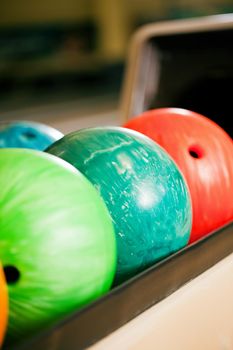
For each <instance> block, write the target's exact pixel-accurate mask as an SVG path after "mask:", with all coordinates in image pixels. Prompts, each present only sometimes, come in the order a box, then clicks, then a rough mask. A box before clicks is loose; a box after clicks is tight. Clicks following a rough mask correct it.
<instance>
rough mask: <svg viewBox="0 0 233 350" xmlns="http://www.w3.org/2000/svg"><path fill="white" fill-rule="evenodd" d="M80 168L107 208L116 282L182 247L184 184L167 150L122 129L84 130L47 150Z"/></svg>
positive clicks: (187, 212)
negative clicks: (115, 256)
mask: <svg viewBox="0 0 233 350" xmlns="http://www.w3.org/2000/svg"><path fill="white" fill-rule="evenodd" d="M47 152H49V153H51V154H54V155H56V156H58V157H60V158H62V159H64V160H66V161H68V162H69V163H71V164H72V165H74V166H75V167H76V168H77V169H79V170H80V171H81V172H82V173H83V174H84V175H85V176H86V177H87V178H88V179H89V180H90V181H91V182H92V183H93V184H94V185H95V187H96V188H97V190H98V191H99V192H100V194H101V196H102V198H103V199H104V200H105V203H106V205H107V207H108V209H109V212H110V214H111V217H112V221H113V223H114V226H115V232H116V238H117V251H118V264H117V274H116V279H115V284H117V283H120V282H122V281H124V280H126V279H127V278H129V277H131V276H133V275H135V274H136V273H138V272H140V271H142V270H143V269H145V268H146V267H148V266H151V265H152V264H154V263H155V262H156V261H158V260H160V259H162V258H164V257H166V256H168V255H169V254H171V253H172V252H175V251H177V250H178V249H180V248H182V247H184V246H185V245H186V244H187V242H188V240H189V236H190V230H191V221H192V214H191V201H190V195H189V192H188V189H187V185H186V182H185V180H184V178H183V176H182V174H181V172H180V171H179V169H178V168H177V166H176V164H175V163H174V161H173V160H172V159H171V158H170V156H169V155H168V154H167V152H166V151H165V150H163V149H162V148H161V147H160V146H159V145H158V144H156V143H155V142H153V141H152V140H150V139H149V138H147V137H146V136H144V135H142V134H140V133H138V132H135V131H132V130H128V129H123V128H117V127H106V128H90V129H84V130H80V131H77V132H73V133H71V134H68V135H66V136H65V137H63V138H62V139H61V140H59V141H57V142H55V143H54V144H53V145H52V146H50V147H49V148H48V149H47Z"/></svg>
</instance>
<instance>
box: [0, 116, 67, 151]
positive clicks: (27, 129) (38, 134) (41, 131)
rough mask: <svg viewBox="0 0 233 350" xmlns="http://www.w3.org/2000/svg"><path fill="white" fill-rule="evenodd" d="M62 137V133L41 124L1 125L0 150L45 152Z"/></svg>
mask: <svg viewBox="0 0 233 350" xmlns="http://www.w3.org/2000/svg"><path fill="white" fill-rule="evenodd" d="M62 137H63V134H62V133H61V132H60V131H58V130H56V129H54V128H52V127H50V126H48V125H45V124H41V123H36V122H29V121H15V122H11V123H9V122H6V123H4V122H1V123H0V148H30V149H36V150H38V151H43V150H44V149H45V148H47V147H48V146H50V145H51V144H52V143H53V142H55V141H57V140H59V139H60V138H62Z"/></svg>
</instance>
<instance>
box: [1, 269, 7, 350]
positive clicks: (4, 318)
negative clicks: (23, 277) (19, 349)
mask: <svg viewBox="0 0 233 350" xmlns="http://www.w3.org/2000/svg"><path fill="white" fill-rule="evenodd" d="M7 316H8V293H7V285H6V281H5V276H4V273H3V270H2V268H1V267H0V347H1V345H2V343H3V338H4V335H5V331H6V326H7Z"/></svg>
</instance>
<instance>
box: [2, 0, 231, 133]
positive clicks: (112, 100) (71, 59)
mask: <svg viewBox="0 0 233 350" xmlns="http://www.w3.org/2000/svg"><path fill="white" fill-rule="evenodd" d="M230 12H233V3H232V0H189V1H185V0H176V1H173V0H170V1H162V0H56V1H55V0H40V1H36V2H32V1H30V0H1V2H0V120H6V119H30V120H38V121H41V122H45V123H48V124H50V125H52V126H55V127H58V128H60V129H61V131H63V132H68V131H70V130H72V129H74V127H77V128H80V127H84V126H93V125H101V124H115V123H117V109H118V104H119V98H120V91H121V84H122V78H123V73H124V66H125V62H126V57H127V49H128V46H129V41H130V38H131V36H132V33H134V31H135V30H136V29H137V28H138V27H140V26H141V25H143V24H146V23H151V22H158V21H163V20H167V19H178V18H191V17H200V16H206V15H215V14H225V13H230Z"/></svg>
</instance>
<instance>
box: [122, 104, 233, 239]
mask: <svg viewBox="0 0 233 350" xmlns="http://www.w3.org/2000/svg"><path fill="white" fill-rule="evenodd" d="M124 127H126V128H129V129H133V130H136V131H139V132H141V133H142V134H145V135H147V136H149V137H150V138H151V139H153V140H154V141H156V142H157V143H158V144H160V145H161V146H162V147H163V148H164V149H165V150H166V151H167V152H168V153H169V154H170V155H171V156H172V158H173V159H174V160H175V161H176V163H177V165H178V166H179V167H180V169H181V171H182V172H183V174H184V176H185V178H186V181H187V183H188V186H189V190H190V193H191V197H192V206H193V225H192V232H191V236H190V241H189V243H192V242H194V241H196V240H198V239H200V238H201V237H203V236H205V235H207V234H209V233H211V232H212V231H213V230H216V229H218V228H219V227H221V226H222V225H224V224H226V223H228V222H230V221H232V220H233V200H232V198H233V197H232V196H233V141H232V139H231V138H230V136H229V135H228V134H227V133H226V132H225V131H224V130H223V129H222V128H220V126H218V125H217V124H216V123H214V122H213V121H211V120H210V119H208V118H206V117H204V116H202V115H200V114H197V113H194V112H191V111H188V110H184V109H178V108H160V109H155V110H150V111H147V112H145V113H143V114H142V115H140V116H138V117H136V118H134V119H131V120H129V121H128V122H127V123H126V124H125V125H124Z"/></svg>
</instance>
